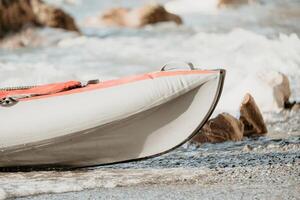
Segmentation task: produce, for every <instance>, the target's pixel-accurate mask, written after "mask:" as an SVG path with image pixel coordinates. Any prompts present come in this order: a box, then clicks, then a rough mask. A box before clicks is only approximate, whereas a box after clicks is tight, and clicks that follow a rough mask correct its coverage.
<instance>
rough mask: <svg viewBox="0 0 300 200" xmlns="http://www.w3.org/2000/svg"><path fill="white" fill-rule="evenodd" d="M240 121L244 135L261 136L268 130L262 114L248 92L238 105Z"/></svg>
mask: <svg viewBox="0 0 300 200" xmlns="http://www.w3.org/2000/svg"><path fill="white" fill-rule="evenodd" d="M240 121H241V122H242V123H243V124H244V136H247V137H250V136H261V135H265V134H266V133H267V132H268V130H267V127H266V124H265V122H264V119H263V116H262V114H261V112H260V110H259V108H258V106H257V105H256V103H255V100H254V98H253V97H252V96H251V95H250V94H249V93H247V94H246V95H245V97H244V99H243V102H242V104H241V107H240Z"/></svg>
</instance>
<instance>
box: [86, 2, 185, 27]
mask: <svg viewBox="0 0 300 200" xmlns="http://www.w3.org/2000/svg"><path fill="white" fill-rule="evenodd" d="M159 22H175V23H176V24H182V20H181V18H180V17H179V16H178V15H175V14H172V13H169V12H168V11H166V9H165V8H164V7H163V6H161V5H159V4H149V5H145V6H143V7H139V8H135V9H127V8H113V9H110V10H107V11H105V12H104V13H103V14H102V15H101V16H99V17H97V18H89V19H87V20H86V24H87V25H92V26H98V25H100V26H101V25H104V26H121V27H134V28H138V27H143V26H145V25H148V24H156V23H159Z"/></svg>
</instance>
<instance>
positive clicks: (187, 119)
mask: <svg viewBox="0 0 300 200" xmlns="http://www.w3.org/2000/svg"><path fill="white" fill-rule="evenodd" d="M224 77H225V71H224V70H221V69H220V70H198V69H190V70H169V71H165V70H162V71H158V72H152V73H147V74H143V75H136V76H131V77H126V78H121V79H117V80H109V81H104V82H99V83H88V84H82V83H80V82H77V81H70V82H67V83H56V84H50V85H44V86H36V87H28V88H22V89H7V88H6V89H3V88H2V90H0V99H2V100H1V101H0V119H1V126H0V167H16V166H55V167H83V166H95V165H102V164H109V163H118V162H125V161H133V160H140V159H145V158H149V157H153V156H157V155H161V154H163V153H166V152H168V151H170V150H172V149H174V148H176V147H178V146H180V145H182V144H183V143H184V142H186V141H187V140H189V139H190V138H191V137H193V136H194V135H195V134H196V133H197V132H198V131H199V129H200V128H201V127H202V126H203V125H204V123H205V122H206V121H207V120H208V118H209V117H210V115H211V114H212V112H213V110H214V108H215V107H216V104H217V102H218V99H219V97H220V94H221V91H222V86H223V81H224Z"/></svg>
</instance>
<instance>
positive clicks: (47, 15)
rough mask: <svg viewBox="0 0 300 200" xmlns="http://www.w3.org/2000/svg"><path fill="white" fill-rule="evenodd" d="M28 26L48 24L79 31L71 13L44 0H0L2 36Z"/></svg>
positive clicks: (0, 33)
mask: <svg viewBox="0 0 300 200" xmlns="http://www.w3.org/2000/svg"><path fill="white" fill-rule="evenodd" d="M28 26H48V27H53V28H62V29H65V30H69V31H77V32H79V29H78V27H77V26H76V24H75V22H74V19H73V18H72V17H71V16H70V15H69V14H67V13H65V12H64V11H63V10H61V9H60V8H56V7H54V6H51V5H48V4H46V3H44V2H43V1H42V0H0V38H2V37H4V36H6V35H8V34H10V33H16V32H19V31H21V30H22V29H23V28H24V27H28Z"/></svg>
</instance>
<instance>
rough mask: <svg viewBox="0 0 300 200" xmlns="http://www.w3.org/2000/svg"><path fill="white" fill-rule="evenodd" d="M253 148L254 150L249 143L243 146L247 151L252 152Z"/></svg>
mask: <svg viewBox="0 0 300 200" xmlns="http://www.w3.org/2000/svg"><path fill="white" fill-rule="evenodd" d="M252 150H253V147H252V146H251V145H249V144H246V145H245V146H244V148H243V151H245V152H250V151H252Z"/></svg>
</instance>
